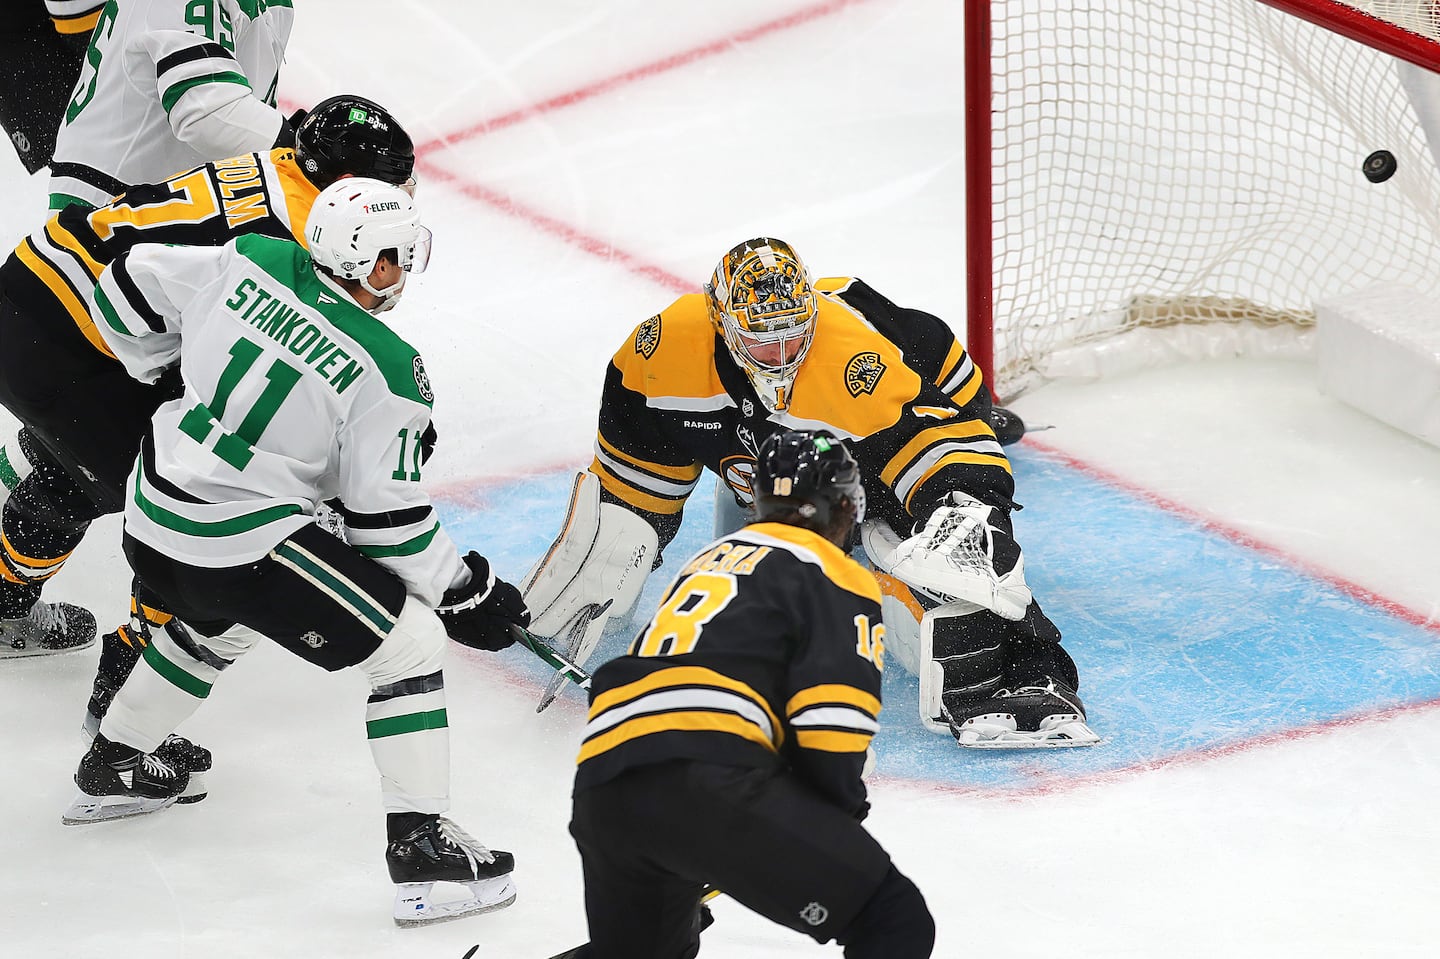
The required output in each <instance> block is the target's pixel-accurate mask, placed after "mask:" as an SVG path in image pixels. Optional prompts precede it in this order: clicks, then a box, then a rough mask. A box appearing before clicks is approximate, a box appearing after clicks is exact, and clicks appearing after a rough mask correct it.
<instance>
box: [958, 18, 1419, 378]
mask: <svg viewBox="0 0 1440 959" xmlns="http://www.w3.org/2000/svg"><path fill="white" fill-rule="evenodd" d="M1282 8H1283V9H1282ZM966 15H967V21H966V33H967V39H966V44H967V61H968V62H967V72H966V77H967V102H968V104H969V113H968V119H967V123H968V129H967V156H968V157H969V160H968V161H967V162H968V173H967V194H968V202H969V210H970V212H969V214H968V226H967V233H968V246H969V253H968V255H969V270H970V291H969V292H970V317H971V319H970V328H969V333H968V338H967V342H968V344H969V346H970V350H971V353H972V354H973V355H974V356H975V358H976V361H977V362H979V363H980V364H981V367H982V369H985V370H986V371H987V373H989V374H990V376H991V379H992V382H993V383H994V384H995V386H996V394H997V396H999V397H1001V398H1002V399H1011V398H1014V397H1015V396H1017V395H1019V394H1020V393H1022V392H1024V391H1025V390H1026V389H1029V388H1031V387H1033V386H1035V385H1037V384H1038V383H1041V382H1044V381H1045V380H1047V379H1051V378H1055V377H1060V376H1075V375H1079V376H1094V375H1104V374H1105V373H1108V372H1112V371H1114V370H1116V369H1125V368H1134V367H1136V366H1144V365H1153V364H1154V363H1156V362H1160V361H1163V360H1164V359H1165V358H1168V357H1174V356H1177V355H1178V356H1185V357H1193V356H1197V355H1198V356H1207V355H1210V356H1213V355H1233V354H1234V353H1237V352H1253V351H1255V350H1257V349H1258V350H1261V351H1265V352H1273V351H1302V352H1303V351H1304V349H1305V348H1306V346H1305V341H1306V338H1307V332H1306V331H1307V330H1308V329H1310V328H1312V327H1313V325H1314V322H1315V320H1314V304H1315V303H1316V302H1317V301H1319V300H1322V299H1324V298H1326V297H1328V296H1332V295H1338V294H1342V293H1346V292H1349V291H1353V290H1356V289H1360V288H1364V287H1367V286H1369V285H1371V284H1373V283H1376V282H1381V281H1384V282H1392V283H1396V284H1401V285H1404V286H1408V287H1411V288H1413V289H1414V290H1416V291H1418V292H1420V293H1423V294H1427V295H1434V296H1437V297H1440V173H1437V169H1440V164H1437V159H1436V157H1437V156H1440V143H1429V142H1428V141H1427V139H1426V132H1425V124H1424V122H1422V119H1421V118H1422V116H1424V115H1425V109H1426V108H1425V107H1424V105H1423V102H1424V101H1423V100H1421V101H1419V102H1420V103H1421V106H1420V107H1418V108H1417V106H1416V102H1417V101H1416V100H1415V99H1414V95H1415V94H1416V93H1417V91H1418V92H1422V93H1423V91H1424V88H1426V87H1427V86H1429V85H1440V76H1436V75H1433V74H1429V73H1427V72H1426V71H1423V70H1417V69H1415V68H1414V67H1413V66H1412V64H1418V65H1424V66H1427V67H1430V68H1432V69H1436V70H1440V43H1437V42H1436V40H1435V39H1434V38H1436V37H1440V11H1437V3H1436V2H1434V0H1388V2H1387V0H1371V2H1366V0H1352V2H1344V3H1342V2H1338V0H1264V2H1260V0H1204V2H1195V0H1080V2H1076V0H988V2H987V0H973V2H967V14H966ZM987 101H988V102H989V104H990V107H991V109H989V110H986V109H984V105H985V103H986V102H987ZM1436 115H1437V116H1440V105H1437V108H1436ZM1434 127H1435V128H1436V132H1434V133H1432V136H1437V137H1440V122H1437V123H1435V124H1434ZM1382 149H1383V150H1388V151H1390V152H1391V153H1392V154H1393V155H1394V157H1395V159H1396V161H1397V164H1398V168H1397V172H1396V173H1395V174H1394V175H1393V176H1392V177H1391V178H1389V179H1388V180H1385V181H1383V182H1379V183H1374V182H1371V181H1370V180H1369V179H1367V177H1366V176H1365V175H1363V173H1362V165H1363V164H1364V162H1365V160H1366V158H1367V156H1369V155H1370V154H1371V153H1373V152H1374V151H1377V150H1382ZM1432 151H1433V152H1432Z"/></svg>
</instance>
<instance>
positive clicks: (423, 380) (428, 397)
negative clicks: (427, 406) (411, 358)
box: [411, 356, 435, 403]
mask: <svg viewBox="0 0 1440 959" xmlns="http://www.w3.org/2000/svg"><path fill="white" fill-rule="evenodd" d="M411 365H412V366H413V367H414V370H415V388H416V389H417V390H419V391H420V397H421V399H423V400H424V401H425V402H427V403H433V402H435V394H434V393H433V392H431V390H430V376H429V374H427V373H426V372H425V363H424V361H423V360H421V359H420V357H418V356H417V357H415V362H414V363H413V364H411Z"/></svg>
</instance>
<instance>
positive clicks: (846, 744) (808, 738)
mask: <svg viewBox="0 0 1440 959" xmlns="http://www.w3.org/2000/svg"><path fill="white" fill-rule="evenodd" d="M870 739H871V736H870V734H869V733H842V732H839V731H838V730H833V729H799V730H796V731H795V745H797V746H799V747H800V748H801V749H814V750H816V751H817V752H822V753H863V752H864V751H865V750H867V749H869V748H870Z"/></svg>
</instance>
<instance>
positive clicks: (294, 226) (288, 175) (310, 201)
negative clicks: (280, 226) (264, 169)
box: [270, 147, 320, 250]
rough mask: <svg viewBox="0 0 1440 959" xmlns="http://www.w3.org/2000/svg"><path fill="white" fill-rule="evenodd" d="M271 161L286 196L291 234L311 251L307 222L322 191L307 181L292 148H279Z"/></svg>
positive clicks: (274, 151) (271, 156)
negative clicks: (306, 230)
mask: <svg viewBox="0 0 1440 959" xmlns="http://www.w3.org/2000/svg"><path fill="white" fill-rule="evenodd" d="M270 160H271V162H272V163H274V165H275V172H276V173H277V174H278V175H279V177H280V184H281V191H282V192H283V193H284V194H285V211H286V215H287V216H288V217H289V218H290V224H289V225H290V233H291V235H292V236H294V237H295V239H296V241H297V242H298V243H299V244H300V245H301V246H303V247H305V249H307V250H308V249H310V244H309V242H308V241H307V240H306V239H305V221H306V220H308V219H309V218H310V208H311V207H312V206H314V205H315V198H316V197H317V196H319V195H320V191H319V190H317V189H315V185H314V184H313V183H311V182H310V181H309V180H307V179H305V173H304V172H303V171H302V170H301V169H300V167H299V165H298V164H296V162H295V151H294V150H293V149H291V148H290V147H278V148H276V149H274V150H271V151H270Z"/></svg>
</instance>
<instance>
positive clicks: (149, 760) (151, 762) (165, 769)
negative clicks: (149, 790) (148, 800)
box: [140, 753, 176, 779]
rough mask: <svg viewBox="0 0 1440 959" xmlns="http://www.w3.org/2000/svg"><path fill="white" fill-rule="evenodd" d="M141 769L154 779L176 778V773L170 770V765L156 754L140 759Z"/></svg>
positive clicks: (146, 755) (147, 754)
mask: <svg viewBox="0 0 1440 959" xmlns="http://www.w3.org/2000/svg"><path fill="white" fill-rule="evenodd" d="M140 768H141V769H142V770H144V771H145V773H146V774H147V775H149V776H151V777H152V778H157V779H174V778H175V776H176V772H175V770H174V769H171V768H170V764H169V763H167V762H165V760H163V759H160V758H159V757H157V756H156V755H155V754H154V753H146V754H145V755H143V756H141V757H140Z"/></svg>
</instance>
